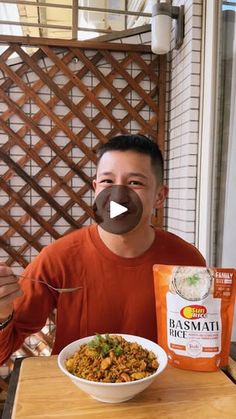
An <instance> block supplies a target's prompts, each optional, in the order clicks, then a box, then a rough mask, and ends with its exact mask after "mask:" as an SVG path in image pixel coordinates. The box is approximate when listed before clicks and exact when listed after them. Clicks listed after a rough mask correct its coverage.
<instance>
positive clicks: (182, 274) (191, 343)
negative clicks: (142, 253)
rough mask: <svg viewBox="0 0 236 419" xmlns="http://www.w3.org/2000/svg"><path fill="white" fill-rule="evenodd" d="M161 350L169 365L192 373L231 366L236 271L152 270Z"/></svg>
mask: <svg viewBox="0 0 236 419" xmlns="http://www.w3.org/2000/svg"><path fill="white" fill-rule="evenodd" d="M153 273H154V288H155V300H156V312H157V333H158V344H159V345H160V346H162V348H163V349H164V350H165V351H166V352H167V355H168V359H169V363H170V364H172V365H173V366H175V367H177V368H182V369H187V370H194V371H216V370H217V369H218V368H219V367H225V366H227V364H228V357H229V351H230V340H231V333H232V324H233V312H234V303H235V293H236V277H235V269H228V268H206V267H193V266H172V265H154V266H153Z"/></svg>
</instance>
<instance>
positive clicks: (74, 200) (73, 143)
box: [0, 36, 165, 365]
mask: <svg viewBox="0 0 236 419" xmlns="http://www.w3.org/2000/svg"><path fill="white" fill-rule="evenodd" d="M1 39H2V37H1V36H0V42H1ZM8 40H9V48H8V49H7V50H6V51H5V53H4V54H2V55H1V56H0V69H1V71H2V73H1V74H2V83H1V84H0V99H1V101H2V102H4V103H5V109H6V105H7V109H6V110H4V112H2V113H1V115H0V134H1V135H0V141H1V139H2V138H3V143H2V145H1V144H0V151H1V153H2V154H0V159H1V158H3V159H2V161H1V163H2V166H1V173H2V174H1V176H0V189H1V194H2V195H3V196H4V204H3V205H2V206H1V208H0V218H1V219H2V220H3V222H4V227H1V233H2V234H1V241H0V248H2V249H3V251H4V252H5V253H4V254H7V255H8V256H7V257H8V259H7V264H8V265H9V266H11V265H12V264H13V263H14V265H15V264H18V265H19V266H21V267H22V268H24V267H26V266H27V264H28V262H29V254H31V249H34V251H33V253H34V254H35V252H36V253H37V252H39V251H40V250H41V249H42V247H43V246H44V245H45V239H47V240H51V241H53V240H56V239H57V238H59V237H61V235H62V234H66V233H68V232H70V231H73V230H74V229H75V228H78V227H79V226H81V225H84V224H85V223H87V222H88V219H91V218H92V215H93V214H92V212H91V207H90V205H89V203H90V202H91V198H92V191H91V182H92V179H93V176H94V167H95V165H96V161H97V159H96V152H97V149H98V147H99V145H100V144H101V143H104V142H106V141H107V139H108V138H110V137H112V136H113V135H116V134H120V133H126V132H129V131H130V127H134V128H133V129H135V132H140V133H144V134H146V135H148V136H150V137H151V138H152V139H153V140H154V141H157V142H158V143H159V145H160V146H161V148H162V149H163V139H164V118H163V116H164V109H165V59H164V58H163V57H160V56H154V55H153V56H152V54H151V50H150V47H149V46H145V47H143V46H138V48H137V47H136V46H132V45H129V46H127V45H118V44H113V45H108V46H107V48H106V45H105V44H99V43H96V42H93V41H90V42H89V44H88V43H80V42H78V43H77V42H70V41H68V44H67V45H65V43H64V41H59V40H56V41H55V44H54V45H53V42H50V43H48V42H46V41H45V40H44V39H42V40H39V39H38V40H37V41H36V40H33V41H32V42H33V43H34V45H35V46H36V45H37V46H38V47H39V49H38V50H37V51H36V52H35V53H34V54H33V55H32V56H29V54H27V52H26V50H24V49H23V48H22V45H24V42H25V41H24V40H23V39H22V38H21V39H20V38H19V39H18V38H15V37H14V38H11V37H10V38H8ZM41 41H42V42H41ZM27 44H29V43H28V42H27ZM55 46H60V48H61V47H62V46H63V49H60V51H58V50H56V49H55ZM14 51H16V52H17V53H18V55H19V56H20V57H21V58H22V61H23V62H22V64H21V65H20V66H19V65H18V66H17V67H16V68H15V67H14V65H13V66H12V65H11V64H10V58H11V56H12V53H13V52H14ZM75 59H76V60H77V62H76V61H74V60H75ZM60 78H61V79H60ZM58 79H59V80H60V81H59V83H60V87H59V85H58V81H57V80H58ZM116 85H118V86H119V88H118V89H117V88H115V86H116ZM148 86H149V87H148ZM44 88H46V89H45V90H44ZM45 91H46V94H45V95H44V96H42V94H44V93H45ZM15 92H16V96H14V94H15ZM104 93H105V97H104ZM74 94H75V96H74ZM76 95H77V96H76ZM15 97H16V98H15ZM133 98H134V99H133ZM63 105H64V107H63V112H62V114H61V115H60V116H59V114H58V110H60V109H62V106H63ZM31 106H32V107H36V110H34V111H33V112H34V113H33V114H32V115H30V114H29V113H26V110H27V112H28V109H29V108H30V107H31ZM89 110H91V112H90V111H89ZM119 112H120V114H119ZM116 115H118V116H117V117H116ZM45 121H46V123H47V124H48V127H47V129H45V128H44V123H45ZM18 123H19V124H20V126H18V125H17V124H18ZM60 141H61V142H60ZM45 150H46V151H45ZM45 152H47V153H49V154H47V155H46V160H44V155H45ZM50 153H51V154H50ZM5 169H6V170H5ZM35 169H36V170H35ZM29 170H30V171H32V170H35V172H32V173H35V175H34V176H29V175H28V173H29ZM60 170H63V172H61V173H60ZM18 179H19V184H17V181H18ZM48 179H49V181H48ZM44 184H45V187H46V189H45V188H44V186H43V185H44ZM78 185H81V186H80V187H78ZM34 191H35V193H34ZM33 193H34V195H33ZM4 194H5V195H4ZM31 194H32V197H33V201H32V202H34V205H30V204H28V203H27V202H30V199H29V197H30V196H31ZM60 198H62V200H61V201H60ZM49 205H50V207H49ZM18 206H19V207H20V209H21V211H19V216H17V217H16V214H17V209H18ZM64 215H65V217H64ZM63 219H64V220H65V223H60V221H62V220H63ZM72 220H73V222H72ZM58 226H59V227H60V226H62V230H58ZM59 231H61V233H59ZM62 232H63V233H62ZM19 235H20V240H18V236H19ZM17 240H18V242H17ZM11 243H14V247H13V246H11V245H10V244H11ZM16 243H18V245H16ZM50 319H51V320H50V321H51V322H53V323H54V322H55V317H54V315H53V317H52V316H50ZM44 330H47V329H46V328H45V329H44ZM54 332H55V327H53V329H52V330H51V332H49V334H48V333H46V332H45V333H44V332H43V331H41V332H39V333H37V334H36V335H35V336H34V339H37V341H38V343H37V344H35V343H34V346H33V347H32V346H31V343H30V340H27V342H25V344H24V345H23V346H22V348H21V349H20V352H19V353H20V354H21V355H25V354H27V355H28V356H34V355H40V353H42V351H44V350H48V349H49V350H50V347H51V346H52V343H53V338H54ZM34 342H35V340H34ZM9 365H10V364H9Z"/></svg>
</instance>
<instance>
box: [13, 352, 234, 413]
mask: <svg viewBox="0 0 236 419" xmlns="http://www.w3.org/2000/svg"><path fill="white" fill-rule="evenodd" d="M10 417H12V419H27V418H31V419H33V418H38V419H44V418H50V419H51V418H68V419H73V418H84V419H90V418H94V419H96V418H100V419H101V418H102V419H116V418H117V419H118V418H119V419H120V418H124V419H129V418H135V419H145V418H147V419H155V418H158V419H160V418H168V419H171V418H181V419H182V418H191V419H194V418H196V419H200V418H201V419H204V418H207V419H215V418H220V419H224V418H225V419H233V418H236V386H235V384H234V383H233V382H232V381H231V380H230V378H228V376H227V375H226V374H225V373H224V372H222V371H217V372H212V373H201V372H192V371H183V370H178V369H176V368H173V367H171V366H168V367H167V368H166V370H165V371H164V372H163V373H162V374H161V375H160V376H159V377H158V378H157V380H156V381H155V382H154V383H153V384H152V385H151V386H150V387H149V388H148V389H146V390H145V391H144V392H143V393H140V394H139V395H138V396H136V397H135V398H134V399H131V400H130V401H128V402H124V403H120V404H108V403H101V402H98V401H96V400H94V399H92V398H90V397H89V396H88V395H86V394H85V393H83V392H82V391H81V390H79V389H78V388H77V387H76V386H75V385H74V384H73V383H72V382H71V381H70V380H69V378H68V377H66V376H64V375H63V374H62V372H61V371H60V370H59V368H58V367H57V357H56V356H51V357H35V358H26V359H24V360H23V362H22V365H21V368H20V376H19V380H18V384H17V389H16V395H15V401H14V407H13V413H12V416H8V418H10Z"/></svg>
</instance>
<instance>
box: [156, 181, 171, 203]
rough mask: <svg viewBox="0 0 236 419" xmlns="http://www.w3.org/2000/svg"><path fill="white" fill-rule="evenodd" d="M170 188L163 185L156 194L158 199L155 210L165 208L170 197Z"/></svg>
mask: <svg viewBox="0 0 236 419" xmlns="http://www.w3.org/2000/svg"><path fill="white" fill-rule="evenodd" d="M168 190H169V189H168V186H166V185H161V186H160V187H159V188H158V191H157V194H156V199H155V202H154V208H156V209H159V208H162V207H163V204H164V201H165V199H166V197H167V195H168Z"/></svg>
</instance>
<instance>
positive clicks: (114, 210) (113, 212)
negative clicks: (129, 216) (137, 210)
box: [110, 201, 128, 218]
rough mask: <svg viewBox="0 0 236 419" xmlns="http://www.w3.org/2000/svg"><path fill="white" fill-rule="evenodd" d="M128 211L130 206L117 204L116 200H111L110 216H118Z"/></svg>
mask: <svg viewBox="0 0 236 419" xmlns="http://www.w3.org/2000/svg"><path fill="white" fill-rule="evenodd" d="M126 211H128V208H126V207H124V206H123V205H120V204H117V202H115V201H110V218H115V217H118V215H120V214H123V213H124V212H126Z"/></svg>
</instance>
